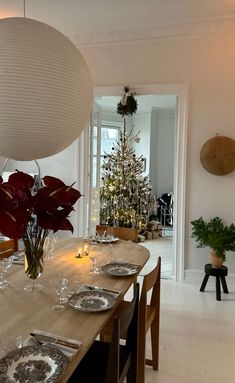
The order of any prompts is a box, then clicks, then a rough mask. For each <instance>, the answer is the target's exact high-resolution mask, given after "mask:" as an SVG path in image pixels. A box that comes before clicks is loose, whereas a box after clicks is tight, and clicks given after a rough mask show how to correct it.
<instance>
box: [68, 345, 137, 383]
mask: <svg viewBox="0 0 235 383" xmlns="http://www.w3.org/2000/svg"><path fill="white" fill-rule="evenodd" d="M109 348H110V343H108V342H101V341H95V342H94V343H93V344H92V346H91V347H90V349H89V351H88V352H87V353H86V355H85V356H84V358H83V359H82V361H81V363H80V364H79V366H78V367H77V368H76V370H75V371H74V373H73V375H72V376H71V377H70V379H69V380H68V383H92V382H95V383H104V381H105V369H106V365H107V359H108V354H109ZM127 359H128V352H127V351H126V348H125V347H123V346H120V371H123V369H124V366H125V364H126V368H125V371H123V380H124V378H125V374H126V369H128V367H129V365H130V362H129V363H127Z"/></svg>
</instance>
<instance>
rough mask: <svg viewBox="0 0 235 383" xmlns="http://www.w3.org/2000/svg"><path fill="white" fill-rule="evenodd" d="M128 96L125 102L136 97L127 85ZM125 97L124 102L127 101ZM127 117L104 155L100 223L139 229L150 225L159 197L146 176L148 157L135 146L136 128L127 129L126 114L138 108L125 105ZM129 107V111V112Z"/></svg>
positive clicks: (124, 116) (122, 110) (132, 103)
mask: <svg viewBox="0 0 235 383" xmlns="http://www.w3.org/2000/svg"><path fill="white" fill-rule="evenodd" d="M124 90H125V93H126V90H127V91H128V96H127V97H125V98H124V97H123V98H122V101H120V103H121V102H127V100H128V98H129V101H130V97H131V98H134V97H133V94H131V93H130V92H129V88H127V87H125V88H124ZM123 100H124V101H123ZM120 103H119V104H118V105H119V110H120V111H119V114H122V116H123V119H124V127H123V130H122V132H121V134H120V139H119V140H118V141H116V142H115V144H114V145H113V147H112V150H111V153H109V154H107V153H106V155H105V156H104V163H103V166H102V173H101V174H102V177H101V190H100V223H101V224H108V225H111V226H123V227H136V228H138V229H139V230H141V229H143V228H145V227H146V225H147V223H148V217H149V215H150V214H151V213H152V212H153V210H154V207H155V200H154V197H153V196H152V194H151V191H152V187H151V185H150V182H149V176H144V175H143V174H142V173H143V170H144V158H143V156H142V155H141V156H137V155H136V153H135V150H134V149H133V147H132V145H131V144H132V141H133V140H134V138H135V136H134V137H133V136H132V131H131V132H130V133H129V134H128V133H127V129H126V115H129V114H132V113H135V112H136V110H137V103H135V102H133V101H132V102H131V103H129V105H134V107H136V108H135V111H133V112H132V111H131V110H130V109H128V110H126V109H125V108H121V109H120ZM125 110H126V112H125Z"/></svg>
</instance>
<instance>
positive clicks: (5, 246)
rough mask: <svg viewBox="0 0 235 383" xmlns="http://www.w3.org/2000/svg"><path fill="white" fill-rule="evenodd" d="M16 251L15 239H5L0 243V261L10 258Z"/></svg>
mask: <svg viewBox="0 0 235 383" xmlns="http://www.w3.org/2000/svg"><path fill="white" fill-rule="evenodd" d="M16 250H17V240H16V239H6V240H3V241H2V242H0V259H1V258H7V257H10V256H11V255H12V254H13V253H14V252H15V251H16Z"/></svg>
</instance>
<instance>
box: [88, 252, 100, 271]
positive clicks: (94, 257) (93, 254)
mask: <svg viewBox="0 0 235 383" xmlns="http://www.w3.org/2000/svg"><path fill="white" fill-rule="evenodd" d="M88 256H89V258H90V260H91V262H92V267H91V269H90V273H91V274H97V273H99V267H98V265H97V259H98V258H99V256H100V246H99V245H91V246H90V249H89V254H88Z"/></svg>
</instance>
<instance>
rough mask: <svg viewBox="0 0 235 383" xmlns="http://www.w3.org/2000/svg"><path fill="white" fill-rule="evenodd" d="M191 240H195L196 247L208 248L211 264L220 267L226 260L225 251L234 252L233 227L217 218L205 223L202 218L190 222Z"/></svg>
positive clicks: (234, 236) (234, 229)
mask: <svg viewBox="0 0 235 383" xmlns="http://www.w3.org/2000/svg"><path fill="white" fill-rule="evenodd" d="M191 224H192V226H193V228H192V238H195V240H196V242H197V247H207V246H209V247H210V248H211V249H212V251H211V253H210V260H211V264H212V266H214V267H221V266H222V264H223V262H224V261H225V260H226V251H235V225H234V224H233V223H232V224H231V225H230V226H227V225H225V224H224V223H223V221H222V219H221V218H219V217H214V218H211V219H210V220H209V221H205V220H204V219H203V218H202V217H200V218H198V219H195V220H194V221H191Z"/></svg>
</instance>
